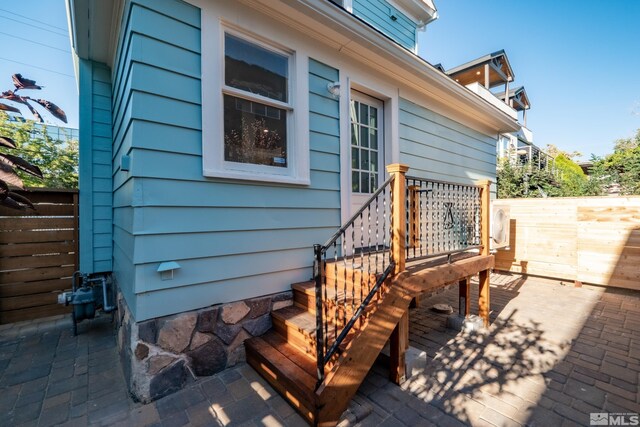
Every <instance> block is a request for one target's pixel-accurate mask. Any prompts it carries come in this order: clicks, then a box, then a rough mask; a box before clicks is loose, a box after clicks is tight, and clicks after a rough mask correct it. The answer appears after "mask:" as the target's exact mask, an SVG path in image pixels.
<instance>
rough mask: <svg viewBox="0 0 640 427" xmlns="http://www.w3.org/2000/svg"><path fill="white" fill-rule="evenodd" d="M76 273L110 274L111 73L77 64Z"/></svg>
mask: <svg viewBox="0 0 640 427" xmlns="http://www.w3.org/2000/svg"><path fill="white" fill-rule="evenodd" d="M80 74H81V78H80V85H81V91H82V93H83V96H82V97H81V98H80V110H81V115H82V120H81V122H82V124H83V126H82V129H81V132H80V147H81V149H80V152H81V158H80V209H81V211H80V248H81V250H80V270H81V271H82V272H84V273H98V272H105V271H111V269H112V261H111V252H112V230H111V224H112V219H113V218H112V215H113V214H112V200H113V199H112V191H111V190H112V177H111V139H112V134H111V73H110V71H109V69H108V68H107V66H106V65H104V64H99V63H96V62H93V61H88V60H81V61H80Z"/></svg>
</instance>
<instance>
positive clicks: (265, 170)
mask: <svg viewBox="0 0 640 427" xmlns="http://www.w3.org/2000/svg"><path fill="white" fill-rule="evenodd" d="M201 10H202V12H201V13H202V14H201V16H202V24H201V31H202V33H201V35H202V56H201V58H202V84H201V86H202V145H203V146H202V170H203V175H204V176H206V177H212V178H226V179H237V180H250V181H266V182H275V183H283V184H298V185H309V184H310V170H309V162H310V161H309V117H308V116H309V114H308V110H309V101H308V98H309V96H308V62H309V59H308V57H307V56H306V55H305V54H304V53H303V52H302V51H301V50H296V49H292V48H290V47H285V43H286V42H287V40H286V39H283V38H279V39H278V38H277V37H276V38H274V40H273V41H272V39H271V37H270V36H271V33H270V32H269V31H259V32H256V33H251V32H248V31H246V30H244V29H241V28H239V26H237V25H233V24H230V23H229V22H227V21H225V19H224V17H222V16H220V15H219V14H217V13H216V10H214V9H213V8H212V7H205V8H204V9H201ZM225 33H228V34H231V35H234V36H236V37H240V38H242V39H243V40H247V41H249V42H251V43H255V44H256V45H258V46H261V47H264V48H266V49H269V50H272V51H274V52H276V53H279V54H282V55H287V57H288V58H289V76H288V80H289V81H288V97H287V101H288V102H286V103H284V102H280V101H277V100H273V99H270V98H267V97H263V96H260V95H253V94H252V95H251V96H248V95H247V93H246V92H244V91H242V90H238V89H236V88H232V87H229V86H226V85H225V84H224V35H225ZM257 34H260V36H258V35H257ZM224 94H229V95H232V96H239V97H242V98H245V99H250V100H256V101H258V102H261V103H264V104H267V105H271V106H275V107H278V108H282V109H286V110H287V111H289V113H288V114H287V167H285V168H278V167H274V166H266V165H254V164H249V163H236V162H229V161H225V160H224V143H223V128H224V107H223V96H224Z"/></svg>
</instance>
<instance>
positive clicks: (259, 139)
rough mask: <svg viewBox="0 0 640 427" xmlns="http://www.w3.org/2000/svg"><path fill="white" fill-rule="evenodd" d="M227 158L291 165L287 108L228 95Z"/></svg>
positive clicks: (226, 98)
mask: <svg viewBox="0 0 640 427" xmlns="http://www.w3.org/2000/svg"><path fill="white" fill-rule="evenodd" d="M224 159H225V160H226V161H228V162H237V163H253V164H256V165H268V166H277V167H283V168H284V167H287V112H286V110H283V109H280V108H275V107H270V106H266V105H264V104H260V103H257V102H253V101H247V100H246V99H241V98H236V97H235V96H230V95H224Z"/></svg>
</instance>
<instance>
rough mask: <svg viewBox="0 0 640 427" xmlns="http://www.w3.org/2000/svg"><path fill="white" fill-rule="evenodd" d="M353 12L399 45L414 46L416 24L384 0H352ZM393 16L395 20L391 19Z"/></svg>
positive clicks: (411, 48) (410, 47) (409, 47)
mask: <svg viewBox="0 0 640 427" xmlns="http://www.w3.org/2000/svg"><path fill="white" fill-rule="evenodd" d="M353 14H354V15H356V16H357V17H359V18H361V19H363V20H364V21H366V22H367V23H369V24H370V25H372V26H373V27H375V28H376V29H378V30H379V31H381V32H382V33H384V34H385V35H387V36H389V37H391V38H392V39H393V40H395V41H396V42H397V43H398V44H400V45H401V46H404V47H406V48H407V49H410V50H413V49H414V48H415V46H416V24H415V23H414V22H412V21H411V20H410V19H409V18H408V17H407V16H406V15H404V14H403V13H402V12H400V11H399V10H397V9H396V8H395V7H393V6H391V5H390V4H389V3H388V2H386V1H385V0H353ZM391 16H395V17H396V20H395V21H394V20H393V19H391Z"/></svg>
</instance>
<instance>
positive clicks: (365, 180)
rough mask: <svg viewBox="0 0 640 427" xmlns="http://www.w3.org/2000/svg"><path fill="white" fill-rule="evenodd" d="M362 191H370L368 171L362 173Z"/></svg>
mask: <svg viewBox="0 0 640 427" xmlns="http://www.w3.org/2000/svg"><path fill="white" fill-rule="evenodd" d="M360 192H361V193H368V192H369V174H368V173H366V172H361V173H360Z"/></svg>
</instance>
